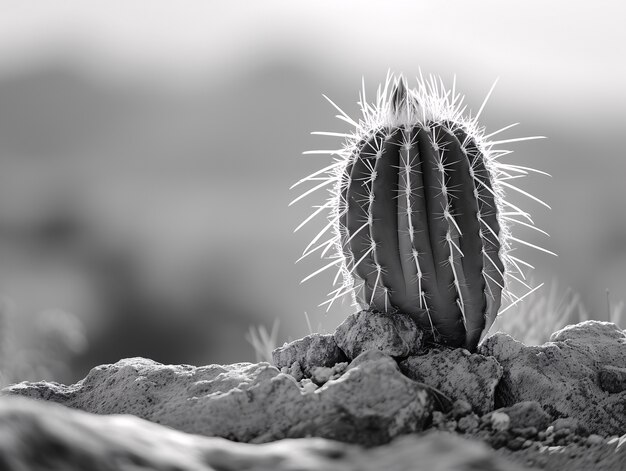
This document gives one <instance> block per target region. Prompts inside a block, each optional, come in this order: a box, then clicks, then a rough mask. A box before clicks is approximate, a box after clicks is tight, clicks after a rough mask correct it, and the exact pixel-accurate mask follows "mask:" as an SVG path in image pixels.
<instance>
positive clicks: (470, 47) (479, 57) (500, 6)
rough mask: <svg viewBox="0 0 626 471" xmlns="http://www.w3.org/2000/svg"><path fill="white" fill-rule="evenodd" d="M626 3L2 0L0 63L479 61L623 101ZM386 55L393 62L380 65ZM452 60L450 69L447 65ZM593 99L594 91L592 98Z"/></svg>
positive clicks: (560, 87)
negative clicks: (272, 56) (66, 59)
mask: <svg viewBox="0 0 626 471" xmlns="http://www.w3.org/2000/svg"><path fill="white" fill-rule="evenodd" d="M623 5H624V3H623V2H619V1H606V0H596V1H594V2H589V1H572V0H570V1H563V0H552V1H549V2H546V1H544V0H525V1H507V2H502V1H498V0H483V1H473V2H468V1H465V0H456V1H428V2H426V1H415V0H413V1H401V0H397V1H383V0H380V1H364V0H360V1H359V0H342V1H336V0H316V1H310V2H299V1H294V0H283V1H276V0H263V1H246V2H243V1H236V0H227V1H218V0H197V1H194V0H187V1H180V0H179V1H156V0H106V1H97V0H93V1H89V2H85V1H84V0H64V1H63V2H41V1H37V0H0V70H2V68H4V69H7V68H9V69H11V68H15V67H16V66H19V65H24V64H25V65H28V64H29V63H32V62H33V61H34V62H37V61H39V60H41V58H42V56H43V57H46V56H50V55H54V54H58V53H59V51H61V52H62V53H65V54H67V53H68V51H71V54H74V55H77V56H78V57H79V58H80V59H82V60H83V61H84V62H86V63H87V64H89V65H90V67H93V68H95V69H96V70H97V71H98V72H106V73H116V74H120V73H122V74H124V73H127V74H135V73H145V72H146V71H148V72H150V71H154V70H155V69H156V70H157V71H159V74H158V75H159V76H163V74H164V75H165V76H167V75H168V74H170V75H173V76H176V75H182V76H185V74H189V73H191V74H189V75H193V73H194V72H197V71H198V70H205V69H206V68H207V67H211V68H212V69H215V68H217V70H220V69H222V70H228V71H230V72H232V71H236V70H238V69H239V68H241V67H245V66H246V65H247V64H250V63H251V62H254V61H257V60H264V59H266V58H267V54H268V51H279V53H280V51H284V52H285V53H286V52H292V53H294V54H296V57H300V58H303V59H304V60H305V61H307V62H309V63H311V62H312V61H314V62H319V63H322V64H323V63H324V60H327V61H328V63H329V64H331V65H332V64H334V65H335V66H336V65H340V66H343V67H346V68H348V70H358V71H359V73H366V72H367V70H371V69H372V68H375V69H380V68H381V67H385V68H386V67H392V68H394V69H396V70H398V69H401V68H405V67H407V66H409V65H412V66H414V64H420V65H421V66H422V67H423V68H425V69H427V70H430V71H432V69H435V70H436V71H437V72H439V73H445V74H448V73H458V72H461V73H462V71H463V70H466V71H470V73H475V72H472V71H476V70H480V71H481V74H483V75H484V76H485V77H488V78H489V80H487V82H491V81H492V80H493V78H495V77H497V76H500V77H501V78H502V79H504V80H502V81H501V84H502V83H505V84H506V83H509V84H511V83H513V82H517V83H518V84H520V83H521V82H524V83H525V84H526V86H527V87H533V88H536V89H544V90H545V93H546V94H550V95H554V93H557V94H558V93H563V94H564V97H565V96H571V94H572V93H573V92H578V91H580V92H581V93H580V94H581V95H585V96H589V95H592V94H598V95H603V96H605V97H607V98H608V97H610V96H611V95H612V94H614V93H615V94H616V97H618V98H620V99H623V98H624V92H623V91H621V89H622V84H623V83H624V81H626V65H625V61H624V60H623V58H624V57H626V32H625V31H626V28H624V27H623V21H624V17H625V13H626V7H625V6H623ZM383 63H384V64H383ZM442 67H444V68H445V69H447V70H440V69H441V68H442ZM588 99H589V100H591V99H592V98H591V97H589V98H588Z"/></svg>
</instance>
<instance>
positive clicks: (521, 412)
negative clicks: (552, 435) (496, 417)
mask: <svg viewBox="0 0 626 471" xmlns="http://www.w3.org/2000/svg"><path fill="white" fill-rule="evenodd" d="M498 412H502V413H504V414H506V415H508V416H509V424H510V425H509V427H510V428H511V429H513V428H516V429H523V428H526V427H534V428H536V429H537V430H545V429H546V427H547V426H548V425H549V424H550V421H551V419H550V416H549V415H548V414H547V413H546V412H545V411H544V410H543V409H542V408H541V406H540V405H539V403H538V402H535V401H523V402H518V403H517V404H514V405H512V406H511V407H504V408H502V409H498Z"/></svg>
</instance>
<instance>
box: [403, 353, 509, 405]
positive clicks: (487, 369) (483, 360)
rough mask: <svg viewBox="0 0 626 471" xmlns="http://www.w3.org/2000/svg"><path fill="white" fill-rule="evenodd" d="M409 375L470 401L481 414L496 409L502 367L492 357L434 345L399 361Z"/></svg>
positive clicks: (452, 396) (447, 394)
mask: <svg viewBox="0 0 626 471" xmlns="http://www.w3.org/2000/svg"><path fill="white" fill-rule="evenodd" d="M400 369H401V370H402V372H403V373H404V374H405V375H407V376H408V377H409V378H411V379H414V380H415V381H419V382H422V383H424V384H426V385H428V386H431V387H433V388H435V389H437V390H439V391H441V392H442V393H443V394H445V395H446V396H448V397H449V398H451V399H452V400H463V401H466V402H468V403H469V404H471V406H472V408H473V409H474V410H475V411H476V412H477V413H478V414H479V415H482V414H486V413H487V412H489V411H491V410H493V407H494V395H495V389H496V385H497V384H498V381H499V380H500V377H501V376H502V368H501V367H500V365H498V362H497V361H496V360H495V359H494V358H491V357H488V356H484V355H479V354H477V353H469V352H468V351H467V350H464V349H462V348H457V349H441V350H438V349H432V350H429V351H428V352H427V353H426V354H424V355H418V356H411V357H409V358H407V359H406V360H404V361H402V362H401V363H400Z"/></svg>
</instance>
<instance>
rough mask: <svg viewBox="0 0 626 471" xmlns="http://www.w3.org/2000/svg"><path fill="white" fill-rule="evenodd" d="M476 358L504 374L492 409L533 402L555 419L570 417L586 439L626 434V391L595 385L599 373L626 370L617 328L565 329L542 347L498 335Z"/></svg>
mask: <svg viewBox="0 0 626 471" xmlns="http://www.w3.org/2000/svg"><path fill="white" fill-rule="evenodd" d="M479 352H480V353H483V354H485V355H492V356H494V357H495V358H496V360H497V361H498V362H499V363H500V365H502V367H503V369H504V374H503V376H502V380H501V381H500V383H499V384H498V387H497V388H496V407H503V406H512V405H513V404H515V403H518V402H522V401H536V402H538V403H539V404H540V405H541V406H542V408H543V409H544V410H545V411H546V412H548V413H549V414H550V415H551V416H552V417H553V418H554V419H556V418H559V417H572V418H574V419H576V420H578V422H579V423H583V424H585V426H586V427H587V428H588V429H589V432H590V433H596V434H599V435H603V436H607V435H621V434H623V433H624V431H625V430H626V391H622V392H618V393H614V394H607V392H605V391H604V390H603V389H602V386H601V383H600V379H599V378H600V372H601V371H602V370H603V368H604V371H606V367H608V366H610V367H615V368H626V333H625V332H624V331H622V330H620V329H619V328H618V327H617V326H616V325H615V324H611V323H608V322H599V321H586V322H582V323H580V324H576V325H574V326H568V327H566V328H564V329H561V330H560V331H558V332H555V333H554V334H552V336H551V341H550V342H547V343H545V344H544V345H541V346H526V345H524V344H523V343H521V342H518V341H516V340H514V339H513V338H511V337H510V336H508V335H506V334H502V333H497V334H494V335H493V336H491V337H489V338H487V339H485V341H484V342H483V343H482V345H481V346H480V348H479Z"/></svg>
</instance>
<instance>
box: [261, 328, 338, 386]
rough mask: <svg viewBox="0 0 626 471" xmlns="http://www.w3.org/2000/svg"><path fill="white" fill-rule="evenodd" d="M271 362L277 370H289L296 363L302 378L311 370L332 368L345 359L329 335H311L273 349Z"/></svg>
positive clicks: (308, 374)
mask: <svg viewBox="0 0 626 471" xmlns="http://www.w3.org/2000/svg"><path fill="white" fill-rule="evenodd" d="M272 361H273V363H274V365H275V366H276V367H277V368H278V369H281V368H285V367H287V368H290V367H292V365H293V364H294V363H296V362H297V363H298V365H299V368H301V369H302V372H303V374H304V376H307V377H308V376H310V375H311V370H312V368H314V367H318V366H326V367H332V366H334V365H335V364H336V363H340V362H343V361H346V357H345V356H344V354H343V352H342V351H341V350H340V349H339V347H338V346H337V343H336V342H335V338H334V337H333V336H332V335H331V334H327V335H323V334H311V335H307V336H306V337H304V338H301V339H298V340H294V341H293V342H291V343H286V344H285V345H283V346H282V347H278V348H277V349H275V350H274V351H273V352H272Z"/></svg>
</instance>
